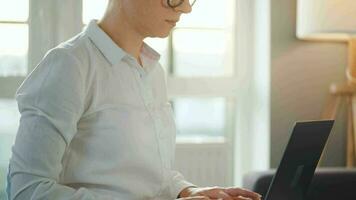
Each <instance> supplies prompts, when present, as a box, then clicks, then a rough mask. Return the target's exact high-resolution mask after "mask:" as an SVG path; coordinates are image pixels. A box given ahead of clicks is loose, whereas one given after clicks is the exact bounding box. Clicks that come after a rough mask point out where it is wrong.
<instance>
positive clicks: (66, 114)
mask: <svg viewBox="0 0 356 200" xmlns="http://www.w3.org/2000/svg"><path fill="white" fill-rule="evenodd" d="M67 51H68V50H66V49H59V48H57V49H54V50H52V51H51V52H50V53H48V54H47V55H46V57H45V58H44V59H43V60H42V62H41V63H40V64H39V65H38V66H37V67H36V69H35V70H34V71H33V72H32V73H31V74H30V76H29V77H28V78H27V79H26V80H25V82H24V83H23V84H22V85H21V87H20V88H19V90H18V91H17V95H16V100H17V101H18V107H19V111H20V113H21V120H20V127H19V130H18V133H17V137H16V141H15V145H14V146H13V149H12V151H13V154H12V158H11V160H10V168H9V169H10V170H9V183H8V187H9V189H10V190H9V191H10V194H8V195H9V196H10V199H16V200H21V199H24V200H25V199H26V200H27V199H51V200H56V199H67V200H71V199H89V200H90V199H109V198H106V197H103V196H100V195H98V194H94V193H93V192H91V191H89V190H88V189H86V188H79V189H74V188H71V187H68V186H65V185H61V184H60V183H58V181H59V176H60V173H61V172H62V170H63V169H64V168H65V166H62V158H63V155H64V153H65V150H66V147H67V146H68V145H69V143H70V142H71V140H72V138H73V137H74V135H75V133H76V132H77V122H78V120H79V119H80V117H81V115H82V113H83V110H84V98H85V92H84V91H85V89H84V88H85V85H84V75H83V72H82V71H81V70H82V69H81V64H80V62H79V60H78V59H77V58H76V57H74V56H73V55H70V54H69V53H67ZM110 199H113V198H110Z"/></svg>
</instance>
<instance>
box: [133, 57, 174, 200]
mask: <svg viewBox="0 0 356 200" xmlns="http://www.w3.org/2000/svg"><path fill="white" fill-rule="evenodd" d="M130 60H131V62H132V64H134V71H135V72H136V74H137V75H138V76H136V79H137V82H138V85H139V88H140V92H141V96H142V99H143V102H144V104H145V107H146V109H147V111H148V113H149V114H150V116H151V118H152V121H153V122H154V127H155V133H156V134H155V135H156V139H157V143H158V148H159V153H160V158H161V165H162V169H163V171H162V176H163V182H162V189H163V187H165V185H166V183H167V181H168V180H167V178H168V174H167V169H169V167H170V166H169V165H170V159H169V155H168V154H169V149H167V142H168V141H166V138H165V134H164V131H166V130H165V128H164V123H163V119H162V117H163V113H162V112H164V111H163V110H162V109H161V107H160V105H157V103H155V97H154V96H153V90H152V85H151V84H150V83H149V80H148V74H147V72H146V71H145V70H144V69H143V68H142V67H141V66H140V65H139V64H138V63H137V61H136V60H132V59H130ZM158 195H160V194H158Z"/></svg>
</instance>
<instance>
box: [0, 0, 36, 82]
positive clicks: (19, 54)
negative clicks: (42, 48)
mask: <svg viewBox="0 0 356 200" xmlns="http://www.w3.org/2000/svg"><path fill="white" fill-rule="evenodd" d="M0 5H1V6H0V33H1V37H0V76H1V77H7V76H24V75H26V73H27V66H26V65H27V51H28V14H29V9H28V8H29V2H28V0H14V1H7V0H0Z"/></svg>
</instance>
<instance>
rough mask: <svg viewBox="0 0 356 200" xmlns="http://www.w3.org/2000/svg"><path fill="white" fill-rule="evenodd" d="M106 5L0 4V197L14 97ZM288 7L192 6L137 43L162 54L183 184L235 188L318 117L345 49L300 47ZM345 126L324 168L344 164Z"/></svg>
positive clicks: (8, 0) (228, 2)
mask: <svg viewBox="0 0 356 200" xmlns="http://www.w3.org/2000/svg"><path fill="white" fill-rule="evenodd" d="M106 3H107V0H75V1H74V0H50V1H49V0H0V199H1V198H2V197H3V195H4V188H5V180H6V170H7V166H8V161H9V158H10V156H11V146H12V144H13V142H14V140H15V136H16V131H17V127H18V125H19V117H20V115H19V113H18V110H17V105H16V101H15V100H14V95H15V92H16V89H17V88H18V87H19V85H20V84H21V82H22V81H23V80H24V78H25V77H26V76H27V75H28V73H30V72H31V70H33V69H34V67H35V66H36V64H37V63H38V61H39V60H40V59H41V58H42V57H43V56H44V54H45V53H46V52H47V51H48V50H49V49H51V48H53V47H55V46H56V45H58V44H59V43H60V42H61V41H64V40H66V39H69V38H70V37H71V36H74V35H75V34H76V33H78V32H80V31H81V30H82V29H83V27H84V26H85V25H86V24H87V23H88V22H89V21H90V19H92V18H100V16H101V15H102V14H103V11H104V9H105V6H106ZM296 9H297V2H296V0H219V1H215V0H198V1H197V2H196V5H194V8H193V12H192V13H191V14H190V15H188V16H184V17H182V19H181V22H180V23H179V24H178V25H177V27H176V28H175V29H174V30H173V31H172V33H171V35H170V36H169V37H168V38H166V39H157V38H148V39H147V40H145V41H146V42H147V43H148V44H150V45H151V46H152V47H153V48H154V49H156V50H157V51H158V52H159V53H160V54H161V55H162V56H161V64H162V66H163V67H164V69H165V72H166V75H167V84H168V93H169V98H170V101H171V103H172V105H173V109H174V115H175V116H174V117H175V121H176V124H177V129H178V133H177V148H176V164H175V167H176V168H177V169H178V170H179V171H181V172H182V173H183V175H185V177H186V179H188V180H190V181H191V182H193V183H195V184H197V185H200V186H209V185H210V186H211V185H220V186H230V185H241V182H242V177H243V175H244V174H245V173H246V172H249V171H255V170H266V169H269V168H275V167H277V166H278V163H279V160H280V159H281V157H282V154H283V149H284V147H285V146H286V144H287V141H288V138H289V134H290V130H291V128H292V126H293V124H294V122H295V121H297V120H312V119H319V118H320V116H321V113H322V111H323V109H324V107H325V103H326V99H327V96H328V94H329V93H328V90H329V85H330V83H332V82H338V81H339V82H341V81H343V80H344V79H345V78H344V77H345V76H344V70H345V66H346V61H347V59H346V55H347V48H346V43H331V42H305V41H301V40H298V39H297V38H296ZM344 119H345V112H344V108H343V107H342V109H341V111H340V112H339V113H338V115H337V122H336V124H335V127H334V129H333V133H332V135H331V138H330V140H329V144H328V146H327V149H326V153H325V156H324V158H323V161H322V166H344V164H345V156H344V155H345V148H344V147H345V131H346V124H345V120H344ZM193 160H195V161H198V162H192V161H193ZM183 161H184V162H183ZM185 163H191V164H190V165H186V164H185ZM3 198H4V197H3Z"/></svg>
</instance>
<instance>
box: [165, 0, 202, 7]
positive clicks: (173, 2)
mask: <svg viewBox="0 0 356 200" xmlns="http://www.w3.org/2000/svg"><path fill="white" fill-rule="evenodd" d="M184 1H187V0H167V4H168V5H169V7H171V8H176V7H178V6H180V5H182V4H183V2H184ZM195 2H196V0H189V4H190V6H191V7H192V6H193V5H194V4H195Z"/></svg>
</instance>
